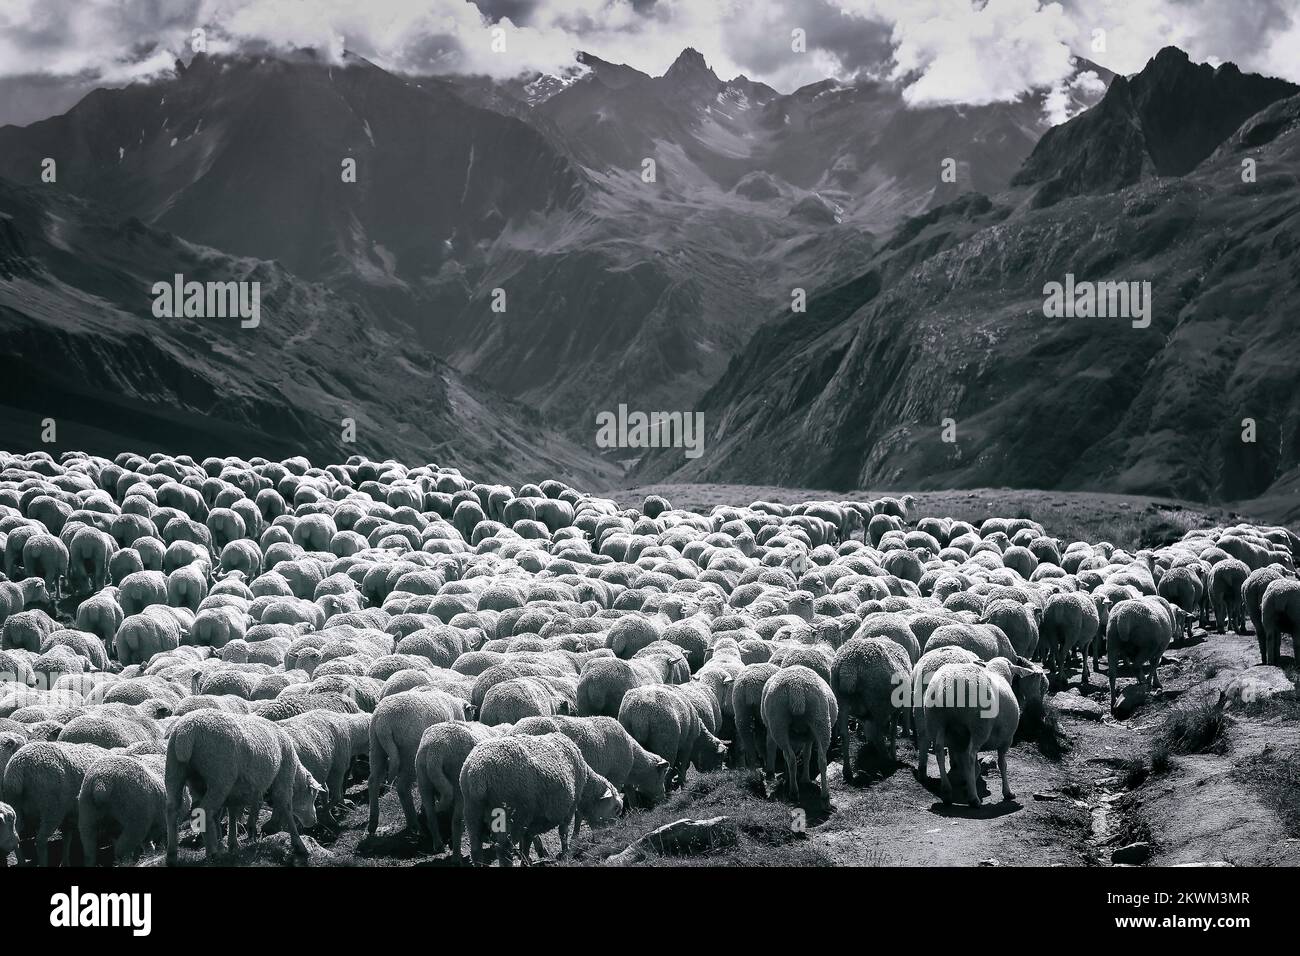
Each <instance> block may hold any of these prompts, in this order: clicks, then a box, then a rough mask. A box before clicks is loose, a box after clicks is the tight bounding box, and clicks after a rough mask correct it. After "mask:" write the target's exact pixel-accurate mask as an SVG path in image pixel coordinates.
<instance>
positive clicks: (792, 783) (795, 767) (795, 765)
mask: <svg viewBox="0 0 1300 956" xmlns="http://www.w3.org/2000/svg"><path fill="white" fill-rule="evenodd" d="M781 750H782V753H783V754H784V755H785V777H786V781H787V782H788V784H789V790H790V796H791V798H792V799H794V800H798V799H799V755H798V754H797V753H795V750H794V746H793V745H791V744H786V746H784V747H783V748H782V749H781Z"/></svg>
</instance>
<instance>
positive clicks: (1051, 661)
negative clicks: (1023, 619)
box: [1002, 591, 1109, 687]
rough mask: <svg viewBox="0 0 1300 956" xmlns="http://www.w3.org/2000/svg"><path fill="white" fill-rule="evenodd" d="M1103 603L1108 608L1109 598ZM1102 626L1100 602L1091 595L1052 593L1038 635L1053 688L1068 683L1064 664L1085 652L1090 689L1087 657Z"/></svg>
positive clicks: (1085, 679)
mask: <svg viewBox="0 0 1300 956" xmlns="http://www.w3.org/2000/svg"><path fill="white" fill-rule="evenodd" d="M1103 603H1105V604H1107V606H1108V605H1109V601H1108V599H1103ZM1100 626H1101V618H1100V616H1099V615H1098V613H1097V603H1096V602H1095V601H1093V599H1092V597H1091V596H1090V595H1087V594H1079V593H1077V592H1075V591H1065V592H1061V593H1058V594H1053V595H1052V596H1051V597H1049V598H1048V599H1047V605H1046V606H1045V607H1044V608H1043V620H1042V622H1041V623H1040V625H1039V629H1038V634H1039V647H1040V648H1041V650H1042V653H1043V659H1044V661H1045V662H1046V663H1047V669H1048V673H1049V674H1050V675H1051V681H1052V684H1053V686H1062V685H1064V684H1065V681H1066V676H1065V665H1066V662H1067V661H1068V660H1069V659H1070V656H1071V654H1072V653H1073V652H1074V651H1075V650H1079V651H1081V652H1082V653H1083V671H1082V677H1081V678H1080V679H1081V681H1082V683H1083V685H1084V686H1085V687H1086V686H1087V684H1088V654H1089V653H1090V652H1092V651H1093V642H1094V640H1095V639H1096V637H1097V631H1098V628H1099V627H1100ZM1002 656H1006V655H1002ZM1094 656H1095V654H1094Z"/></svg>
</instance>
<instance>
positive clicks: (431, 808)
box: [419, 775, 442, 853]
mask: <svg viewBox="0 0 1300 956" xmlns="http://www.w3.org/2000/svg"><path fill="white" fill-rule="evenodd" d="M419 782H420V809H422V810H423V811H424V820H425V823H427V824H428V825H429V836H430V837H431V838H432V839H433V852H434V853H441V852H442V832H441V831H440V830H439V829H438V802H437V799H436V798H435V796H434V793H433V783H432V782H431V781H428V780H425V779H424V776H423V775H421V776H420V781H419Z"/></svg>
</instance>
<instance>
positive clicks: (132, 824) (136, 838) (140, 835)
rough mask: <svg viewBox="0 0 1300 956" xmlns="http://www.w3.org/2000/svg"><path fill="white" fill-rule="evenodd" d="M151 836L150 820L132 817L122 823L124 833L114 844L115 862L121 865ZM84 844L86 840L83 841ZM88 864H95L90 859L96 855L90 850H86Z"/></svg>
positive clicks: (116, 864)
mask: <svg viewBox="0 0 1300 956" xmlns="http://www.w3.org/2000/svg"><path fill="white" fill-rule="evenodd" d="M148 836H149V822H148V821H147V820H140V819H135V818H132V819H130V820H128V821H126V823H124V824H123V825H122V833H121V835H119V836H118V838H117V841H116V842H115V843H114V844H113V857H114V860H113V864H114V865H115V866H120V865H121V864H122V862H123V861H124V860H126V859H127V858H128V857H129V856H130V855H132V854H133V853H135V852H136V851H137V850H139V849H140V847H141V846H143V845H144V841H145V839H146V837H148ZM82 842H83V844H84V842H85V841H82ZM85 852H86V859H87V863H86V865H87V866H92V865H93V864H92V863H91V862H89V861H91V860H93V859H94V857H93V856H92V855H91V851H90V850H86V851H85Z"/></svg>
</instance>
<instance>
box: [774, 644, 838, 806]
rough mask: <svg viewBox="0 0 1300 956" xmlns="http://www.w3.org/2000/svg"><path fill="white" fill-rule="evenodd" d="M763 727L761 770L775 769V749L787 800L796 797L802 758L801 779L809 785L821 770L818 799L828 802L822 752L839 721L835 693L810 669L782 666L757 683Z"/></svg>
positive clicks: (825, 760) (825, 756) (824, 751)
mask: <svg viewBox="0 0 1300 956" xmlns="http://www.w3.org/2000/svg"><path fill="white" fill-rule="evenodd" d="M760 710H761V713H762V715H763V723H764V724H765V725H766V726H767V769H768V772H769V773H773V774H774V773H775V772H776V752H777V750H778V749H779V750H780V751H781V753H782V755H783V756H784V758H785V769H786V777H787V784H788V786H789V790H790V796H791V798H792V799H795V800H798V799H799V772H798V769H799V767H800V764H799V760H800V759H801V758H802V760H803V765H802V767H803V779H804V780H805V781H806V782H808V783H811V782H812V777H813V775H814V773H815V772H816V771H815V769H814V764H813V757H814V754H815V756H816V766H819V767H820V768H821V795H822V800H823V801H824V802H826V803H829V802H830V783H829V781H828V779H827V770H828V767H827V764H828V760H827V753H828V751H829V750H830V744H831V732H832V730H833V728H834V727H835V725H836V723H837V721H838V720H839V708H838V705H837V704H836V702H835V694H834V693H833V692H832V691H831V689H830V687H829V686H828V685H827V683H826V682H825V681H824V680H822V679H821V677H819V676H818V675H817V674H816V673H815V672H814V671H812V670H811V669H809V668H807V667H804V666H803V665H801V664H797V665H795V666H793V667H783V668H781V669H780V670H778V671H777V672H776V673H775V674H773V675H772V676H771V678H769V679H768V681H767V683H766V684H765V685H764V687H763V701H762V704H761V707H760Z"/></svg>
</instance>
